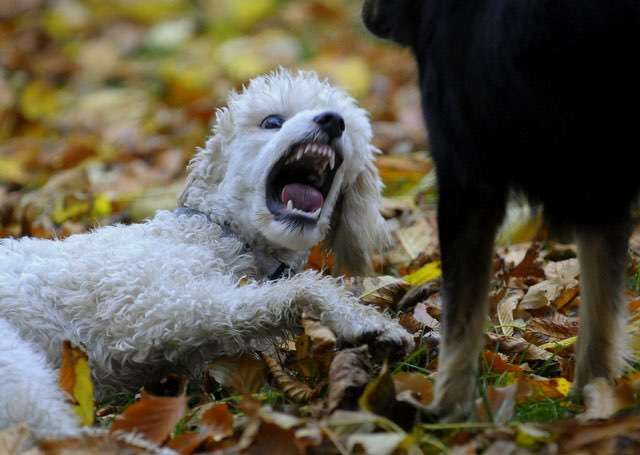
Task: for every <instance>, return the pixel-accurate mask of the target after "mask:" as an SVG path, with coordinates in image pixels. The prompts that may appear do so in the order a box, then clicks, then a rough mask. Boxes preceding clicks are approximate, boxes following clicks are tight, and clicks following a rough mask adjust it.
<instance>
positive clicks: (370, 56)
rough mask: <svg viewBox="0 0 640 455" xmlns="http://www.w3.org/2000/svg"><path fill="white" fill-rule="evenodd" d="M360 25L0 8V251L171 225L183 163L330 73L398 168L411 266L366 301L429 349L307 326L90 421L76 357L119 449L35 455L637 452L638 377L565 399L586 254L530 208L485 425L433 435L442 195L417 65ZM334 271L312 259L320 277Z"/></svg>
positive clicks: (108, 443)
mask: <svg viewBox="0 0 640 455" xmlns="http://www.w3.org/2000/svg"><path fill="white" fill-rule="evenodd" d="M359 6H360V5H359V2H357V1H349V0H325V1H320V0H315V1H312V0H290V1H285V0H193V1H187V0H135V1H129V0H112V1H109V2H104V1H100V0H82V1H81V0H52V1H48V2H45V1H44V0H21V1H18V2H11V1H9V2H0V65H1V66H0V236H20V235H33V236H39V237H45V238H52V237H65V236H67V235H70V234H73V233H77V232H84V231H86V230H88V229H91V228H93V227H95V226H99V225H104V224H109V223H113V222H135V221H139V220H142V219H144V218H146V217H149V216H151V215H152V214H153V212H154V211H155V210H157V209H160V208H172V207H174V206H175V199H176V195H177V193H178V192H179V190H180V187H181V185H182V182H183V178H184V167H185V164H186V162H187V161H188V159H189V157H190V156H191V154H192V153H193V150H194V148H195V147H196V146H198V145H201V144H202V143H203V141H204V139H205V137H206V136H207V134H208V125H209V122H210V120H211V115H212V113H213V112H214V110H215V108H216V107H217V106H219V105H221V104H223V103H224V99H225V97H226V95H227V93H228V92H229V90H231V89H232V88H237V87H239V86H241V84H242V83H243V82H245V81H246V80H247V79H249V78H250V77H252V76H254V75H256V74H260V73H263V72H265V71H268V70H270V69H272V68H274V67H275V66H277V65H283V66H287V67H301V68H310V69H315V70H317V71H319V72H320V73H322V74H324V75H327V76H329V77H330V78H331V79H332V80H333V81H335V82H336V83H337V84H340V85H342V86H344V87H345V88H347V89H348V90H349V91H350V92H351V93H352V94H353V95H354V96H356V97H357V98H358V99H359V100H360V101H361V103H362V104H363V106H364V107H366V108H367V109H368V110H370V111H371V113H372V119H373V121H374V129H375V133H376V139H375V142H376V145H378V146H379V147H380V148H381V149H382V150H384V152H385V155H384V156H382V157H381V158H380V159H379V161H378V166H379V168H380V172H381V175H382V177H383V179H384V181H385V183H386V185H387V187H386V190H385V201H384V215H385V217H386V218H387V219H388V220H389V225H390V227H391V229H392V232H393V236H394V242H395V245H394V247H393V248H392V249H391V251H389V252H388V253H386V254H385V255H384V256H383V257H379V258H377V260H376V262H377V263H376V266H377V270H378V271H379V273H380V275H379V276H377V277H367V278H354V279H351V280H349V282H348V285H349V286H351V288H352V290H353V292H354V293H356V294H358V295H360V296H361V297H362V300H363V302H365V303H367V304H370V305H376V306H377V307H378V308H379V309H380V310H381V311H388V312H390V313H391V314H393V315H395V316H397V317H399V318H400V321H401V323H402V324H403V325H404V326H405V327H406V328H407V330H409V331H410V332H412V333H414V335H415V339H416V346H417V347H416V350H415V352H413V353H412V354H411V355H409V356H408V357H407V358H405V359H391V360H389V361H386V362H385V360H384V359H382V358H378V356H376V355H372V354H376V353H369V352H368V350H367V348H366V347H353V348H347V347H340V346H337V345H336V339H335V336H334V334H332V333H331V332H330V330H329V329H327V328H326V327H323V326H322V325H321V324H320V323H319V322H318V321H317V320H314V319H313V318H312V317H311V316H308V317H305V318H304V319H303V320H302V321H300V322H301V333H300V335H299V336H297V337H295V338H293V339H291V340H290V341H289V342H288V343H287V344H284V345H282V346H277V355H275V356H274V355H268V354H265V353H256V355H255V357H246V358H241V359H230V358H224V359H217V360H213V361H212V363H211V365H209V367H208V368H207V373H206V375H205V376H204V377H197V378H193V377H191V378H184V377H181V376H169V377H166V378H156V379H155V380H154V381H152V383H150V384H149V385H147V386H146V387H145V388H144V389H143V390H141V391H140V392H139V393H138V394H135V395H133V394H129V393H124V392H123V393H122V394H119V395H114V396H113V397H111V398H110V399H108V400H107V401H105V402H103V403H94V402H93V399H92V385H91V381H90V371H89V367H88V364H87V362H86V358H85V357H84V355H83V353H82V352H81V351H79V350H78V349H76V348H74V347H72V346H65V352H64V356H63V358H64V363H63V366H62V368H61V372H60V378H61V379H60V383H61V387H63V389H64V390H66V391H67V392H68V393H69V396H70V402H72V403H74V406H75V407H76V410H77V413H78V415H79V417H80V418H81V419H82V421H83V422H84V423H85V424H87V425H93V426H94V427H95V428H102V429H108V430H109V431H110V433H108V432H104V431H103V432H94V434H92V435H91V436H87V437H86V438H84V439H77V440H63V441H47V442H43V443H42V444H41V446H40V448H39V449H36V451H35V452H33V453H47V454H49V453H51V454H52V453H69V452H73V451H75V452H73V453H120V452H123V451H127V450H128V451H132V452H134V453H144V452H145V451H146V450H147V449H148V448H149V447H150V446H148V445H147V446H146V447H147V449H145V448H144V447H145V444H144V443H142V442H141V441H140V440H136V439H132V438H122V437H118V436H117V435H118V434H119V430H135V431H137V432H138V433H141V434H143V435H144V436H145V437H146V439H147V440H148V441H151V442H153V443H154V444H157V445H164V446H166V447H171V448H173V449H175V450H177V451H178V452H179V453H184V454H189V453H197V452H218V453H239V452H242V453H245V452H246V453H255V454H258V453H265V454H289V453H291V454H298V453H339V454H344V453H372V454H391V453H399V454H401V453H410V454H414V453H416V454H417V453H422V452H424V453H443V452H444V453H447V452H448V453H459V454H473V453H493V454H503V453H530V452H533V453H535V452H540V453H576V454H577V453H598V454H605V453H636V452H637V451H638V450H640V417H638V414H640V412H639V409H640V408H638V401H637V396H636V395H637V393H638V390H639V389H640V374H639V373H636V372H635V370H634V366H635V365H634V364H633V363H632V364H630V367H629V371H628V373H627V374H626V375H625V377H624V378H623V379H621V380H620V381H619V383H618V385H617V386H616V387H610V386H608V385H607V384H603V383H596V384H593V385H592V386H591V388H590V390H588V391H587V394H586V400H585V404H582V405H579V404H576V403H573V402H572V401H571V400H569V398H568V392H569V389H570V386H571V381H572V379H573V369H574V358H573V356H574V346H575V343H576V335H577V325H578V319H577V311H578V309H579V307H580V292H579V281H580V277H579V274H578V269H577V261H576V259H575V248H574V247H573V246H572V245H560V244H557V243H554V242H552V241H551V240H549V239H548V238H547V236H546V232H545V230H544V229H543V228H542V229H541V228H540V222H539V217H538V216H537V215H536V214H535V213H533V214H532V213H530V210H528V209H524V208H519V207H513V208H511V209H510V210H509V216H508V219H507V221H506V223H505V226H504V228H503V230H502V231H501V233H500V235H499V238H498V244H499V249H498V251H497V254H496V256H495V261H494V272H495V273H494V276H493V282H492V294H491V312H490V315H489V317H488V318H487V322H486V336H485V342H486V349H485V351H484V353H483V356H482V369H481V371H480V373H479V375H478V380H477V390H478V396H479V398H478V400H477V404H476V407H475V413H474V415H473V417H472V418H471V419H470V420H469V421H467V422H461V423H455V424H438V423H427V422H423V421H422V420H421V413H420V410H421V409H422V407H423V406H424V405H426V404H428V403H429V401H430V399H431V395H432V379H433V374H434V372H435V370H436V366H437V360H438V349H437V346H438V340H439V336H440V335H439V334H440V332H439V325H440V324H439V319H440V307H439V284H440V268H439V263H438V245H437V231H436V227H435V214H434V205H435V201H436V199H437V194H436V190H435V186H434V180H433V175H432V172H431V171H432V165H431V162H430V160H429V159H428V156H427V154H426V153H425V151H427V150H428V143H427V142H426V140H425V138H426V133H425V132H424V130H423V127H422V123H421V122H422V118H421V114H420V108H419V104H418V99H419V92H418V90H417V88H416V86H415V75H414V65H413V62H412V60H411V57H410V55H409V54H408V53H407V52H406V51H403V50H399V49H397V48H395V47H392V46H388V45H385V44H383V43H380V42H377V41H374V40H372V39H370V38H369V37H368V36H367V35H366V33H365V32H364V30H363V29H362V27H361V25H360V23H359V18H358V10H359ZM534 159H535V158H534ZM516 165H521V164H519V163H516ZM567 172H571V170H570V169H568V170H567ZM363 228H365V227H364V226H363ZM639 257H640V235H636V236H634V238H633V239H632V244H631V250H630V252H629V259H630V260H629V264H630V266H629V271H628V272H629V280H628V292H627V300H628V301H627V306H628V308H629V311H630V314H631V319H630V323H629V326H628V333H629V334H630V338H631V340H632V350H633V351H635V349H636V347H638V339H637V335H636V332H637V331H638V328H639V327H640V322H638V321H640V295H639V292H638V291H639V290H640V269H639V268H638V258H639ZM330 261H331V258H326V257H321V256H319V255H318V254H314V255H313V256H312V258H311V260H310V266H313V267H318V268H321V267H322V266H323V265H326V264H327V263H329V262H330ZM27 435H28V429H25V428H20V427H19V428H13V429H10V430H5V431H2V432H0V453H12V451H15V447H17V446H19V441H20V440H22V439H24V438H26V437H27ZM37 451H39V452H37ZM65 451H67V452H65Z"/></svg>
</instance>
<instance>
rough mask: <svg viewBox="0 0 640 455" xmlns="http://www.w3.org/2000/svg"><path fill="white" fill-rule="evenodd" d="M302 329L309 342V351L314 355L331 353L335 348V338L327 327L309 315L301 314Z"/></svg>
mask: <svg viewBox="0 0 640 455" xmlns="http://www.w3.org/2000/svg"><path fill="white" fill-rule="evenodd" d="M302 327H303V328H304V333H305V335H307V336H308V337H309V338H310V340H311V349H312V351H313V353H314V354H320V353H322V352H326V351H331V350H333V349H334V348H335V346H336V336H335V334H334V333H333V332H332V331H331V329H329V328H328V327H327V326H325V325H322V323H321V322H320V321H319V320H318V319H316V318H312V317H311V316H309V315H305V314H303V316H302Z"/></svg>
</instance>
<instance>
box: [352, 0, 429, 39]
mask: <svg viewBox="0 0 640 455" xmlns="http://www.w3.org/2000/svg"><path fill="white" fill-rule="evenodd" d="M425 2H426V0H365V2H364V4H363V6H362V20H363V22H364V25H365V26H366V27H367V28H368V29H369V31H370V32H371V33H373V34H374V35H376V36H378V37H380V38H383V39H390V40H393V41H395V42H396V43H398V44H401V45H403V46H409V45H411V44H412V42H413V41H414V39H415V36H416V34H417V32H418V28H419V27H420V21H421V20H422V7H423V4H424V3H425Z"/></svg>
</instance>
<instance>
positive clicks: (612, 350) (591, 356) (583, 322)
mask: <svg viewBox="0 0 640 455" xmlns="http://www.w3.org/2000/svg"><path fill="white" fill-rule="evenodd" d="M576 237H577V243H578V257H579V260H580V287H581V295H580V297H581V300H582V306H581V308H580V332H579V336H578V346H577V347H578V352H577V369H576V378H575V383H574V384H575V392H576V393H577V394H580V392H581V390H582V388H583V387H584V386H585V385H587V384H588V383H589V382H590V381H592V380H593V379H595V378H604V379H607V380H612V379H614V378H615V377H616V376H617V375H619V374H620V373H622V369H623V367H624V357H625V348H626V343H625V333H626V331H625V323H626V320H627V318H626V308H625V304H624V299H623V290H624V280H625V278H624V277H625V262H626V254H627V247H628V241H629V223H625V222H623V223H618V224H614V225H609V226H605V227H600V228H594V227H591V228H584V227H583V228H578V229H577V230H576Z"/></svg>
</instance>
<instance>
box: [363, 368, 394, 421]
mask: <svg viewBox="0 0 640 455" xmlns="http://www.w3.org/2000/svg"><path fill="white" fill-rule="evenodd" d="M395 401H396V389H395V385H394V381H393V378H392V376H391V372H390V371H389V366H388V365H387V363H386V362H385V363H384V365H383V366H382V370H381V371H380V374H379V375H378V377H376V378H375V379H374V380H373V381H371V382H369V384H367V386H366V387H365V389H364V392H363V393H362V395H361V396H360V398H359V399H358V404H359V405H360V408H361V409H363V410H365V411H368V412H372V413H374V414H378V415H381V416H385V417H389V418H391V417H392V412H393V405H394V403H395Z"/></svg>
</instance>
